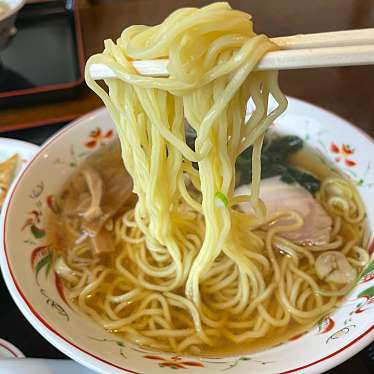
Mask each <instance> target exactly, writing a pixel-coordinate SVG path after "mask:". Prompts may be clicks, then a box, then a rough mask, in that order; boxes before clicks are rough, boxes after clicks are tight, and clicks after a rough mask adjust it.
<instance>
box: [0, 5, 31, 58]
mask: <svg viewBox="0 0 374 374" xmlns="http://www.w3.org/2000/svg"><path fill="white" fill-rule="evenodd" d="M1 2H3V3H5V4H6V5H8V7H9V9H8V10H7V11H6V12H5V13H2V14H0V51H1V48H2V47H3V46H4V45H5V43H6V42H7V41H8V39H9V37H10V36H11V35H12V33H14V29H13V27H14V23H15V22H16V18H17V15H18V12H19V10H20V9H21V8H22V7H23V6H24V5H25V0H1Z"/></svg>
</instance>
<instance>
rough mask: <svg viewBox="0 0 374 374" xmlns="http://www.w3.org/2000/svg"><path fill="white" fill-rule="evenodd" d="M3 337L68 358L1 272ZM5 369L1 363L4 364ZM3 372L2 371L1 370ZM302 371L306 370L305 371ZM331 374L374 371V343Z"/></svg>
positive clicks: (47, 131)
mask: <svg viewBox="0 0 374 374" xmlns="http://www.w3.org/2000/svg"><path fill="white" fill-rule="evenodd" d="M63 126H64V125H54V126H44V127H40V128H33V129H26V130H19V131H11V132H4V133H1V134H0V136H1V137H7V138H13V139H19V140H24V141H28V142H31V143H34V144H37V145H40V144H42V143H43V142H44V141H45V140H47V139H48V138H49V137H50V136H52V135H53V134H54V133H55V132H56V131H58V130H59V129H61V128H62V127H63ZM0 321H1V330H0V338H3V339H5V340H8V341H9V342H11V343H13V344H14V345H15V346H16V347H18V348H19V349H20V350H21V351H22V352H23V353H24V354H25V356H26V357H38V358H67V357H66V356H65V355H64V354H63V353H61V352H60V351H58V350H57V349H56V348H55V347H54V346H52V345H51V344H50V343H48V342H47V341H46V340H45V339H44V338H43V337H42V336H41V335H39V333H38V332H37V331H36V330H35V329H34V328H33V327H32V326H31V325H30V324H29V322H27V320H26V319H25V317H24V316H23V315H22V313H21V312H20V311H19V310H18V308H17V306H16V305H15V303H14V301H13V300H12V298H11V296H10V294H9V292H8V290H7V289H6V286H5V284H4V280H3V278H2V276H1V275H0ZM0 369H1V363H0ZM0 373H1V370H0ZM301 373H302V372H301ZM326 373H327V374H343V373H344V374H374V342H373V343H372V344H371V345H370V346H369V347H367V348H366V349H364V350H363V351H361V352H360V353H358V354H357V355H355V356H354V357H352V358H351V359H349V360H348V361H345V362H344V363H342V364H341V365H339V366H337V367H336V368H334V369H331V370H329V371H328V372H326Z"/></svg>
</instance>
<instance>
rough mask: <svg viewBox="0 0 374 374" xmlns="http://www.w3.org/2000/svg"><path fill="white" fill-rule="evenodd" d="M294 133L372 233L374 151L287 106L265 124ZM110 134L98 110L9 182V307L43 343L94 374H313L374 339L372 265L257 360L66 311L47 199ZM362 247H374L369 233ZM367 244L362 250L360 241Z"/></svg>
mask: <svg viewBox="0 0 374 374" xmlns="http://www.w3.org/2000/svg"><path fill="white" fill-rule="evenodd" d="M274 127H275V129H276V130H277V131H279V132H281V133H286V134H294V135H298V136H299V137H301V138H302V139H304V140H305V142H306V143H307V144H308V145H309V146H310V147H312V148H314V149H315V151H316V152H318V153H319V154H321V155H323V156H324V158H326V159H327V160H330V161H331V162H332V163H335V164H336V166H337V167H338V168H339V169H340V170H341V171H342V172H343V173H344V174H346V175H347V176H348V177H349V178H351V180H352V181H353V183H355V184H356V186H357V189H358V191H359V193H360V194H361V197H362V199H363V201H364V204H365V206H366V209H367V214H368V223H369V230H370V232H371V233H372V232H373V231H374V165H373V164H374V144H373V141H372V139H371V138H370V137H369V136H367V135H366V134H365V133H363V132H361V131H360V130H358V129H357V128H355V127H354V126H352V125H351V124H349V123H348V122H346V121H345V120H343V119H341V118H339V117H337V116H335V115H333V114H331V113H329V112H327V111H325V110H322V109H320V108H318V107H316V106H313V105H311V104H308V103H305V102H302V101H300V100H296V99H293V98H290V99H289V108H288V110H287V112H286V113H285V114H284V115H282V116H281V117H280V118H279V119H278V120H277V122H276V123H275V125H274ZM114 137H115V130H114V127H113V123H112V121H111V119H110V117H109V114H108V113H107V111H106V110H105V109H99V110H97V111H95V112H92V113H90V114H88V115H86V116H84V117H82V118H81V119H79V120H77V121H75V122H73V123H72V124H71V125H70V126H67V127H65V128H64V129H63V130H62V131H60V132H59V133H58V134H57V135H55V136H54V137H53V138H52V139H50V140H49V141H48V142H47V143H46V144H45V145H44V146H43V147H42V148H41V150H40V151H39V152H38V153H37V155H36V156H35V157H34V159H33V160H32V161H31V162H30V164H29V165H28V167H27V168H26V170H24V171H23V172H22V174H21V175H20V176H19V177H18V179H17V181H16V183H15V184H14V186H13V189H12V190H11V193H10V194H9V195H8V198H7V201H6V203H5V206H4V209H3V211H2V216H1V232H2V234H1V235H2V238H1V256H0V258H1V267H2V271H3V274H4V278H5V281H6V283H7V286H8V288H9V290H10V293H11V295H12V297H13V298H14V300H15V302H16V304H17V305H18V307H19V308H20V309H21V311H22V312H23V314H24V315H25V317H26V318H27V319H28V320H29V322H30V323H31V324H32V325H33V326H34V327H35V328H36V329H37V330H38V331H39V333H40V334H41V335H43V336H44V337H45V338H46V339H47V340H48V341H49V342H50V343H52V344H53V345H54V346H56V347H57V348H58V349H60V350H61V351H62V352H64V353H65V354H66V355H68V356H70V357H71V358H72V359H74V360H76V361H78V362H80V363H81V364H83V365H86V366H87V367H89V368H91V369H93V370H95V371H98V372H102V373H124V372H129V373H152V374H158V373H165V372H168V371H171V369H176V370H178V369H180V370H181V372H184V373H206V374H210V373H218V372H221V371H225V372H229V373H230V374H244V373H248V372H252V371H253V372H256V373H259V374H265V373H267V374H268V373H293V372H302V373H321V372H324V371H326V370H328V369H330V368H332V367H334V366H336V365H338V364H339V363H341V362H343V361H344V360H347V359H348V358H350V357H351V356H353V355H354V354H356V353H357V352H359V351H360V350H362V349H363V348H364V347H365V346H366V345H368V344H369V343H370V342H372V341H373V338H374V331H373V325H374V260H373V256H372V257H371V262H370V263H369V265H368V266H367V267H366V268H365V270H364V271H363V273H362V274H361V275H360V278H359V280H358V283H357V285H356V286H355V288H354V289H353V290H352V291H351V292H350V293H349V295H348V296H347V297H346V299H345V302H344V303H343V304H342V306H340V307H339V308H338V309H337V310H335V311H334V312H333V313H331V314H330V315H329V316H328V317H325V318H324V319H323V320H321V321H320V322H319V323H318V324H317V325H316V326H314V327H313V328H312V329H311V330H309V331H308V332H307V333H304V334H302V335H299V336H294V337H292V338H291V339H290V340H289V341H287V342H284V343H283V344H280V345H277V346H274V347H272V348H268V349H266V350H263V351H260V352H257V353H248V354H242V355H238V356H235V355H232V356H225V357H211V356H199V357H197V356H189V355H180V354H176V353H175V354H171V353H165V352H157V351H154V350H150V349H147V348H144V347H140V346H137V345H135V344H132V343H130V342H127V341H126V340H123V339H121V338H120V337H118V336H115V335H112V334H110V333H108V332H106V331H105V330H103V328H102V327H100V326H98V325H97V324H96V323H95V322H93V321H92V320H90V319H89V318H88V317H87V316H85V315H83V314H82V313H80V312H78V311H76V310H75V308H74V307H72V306H71V305H69V303H68V302H67V300H66V297H65V295H64V289H63V287H62V283H61V279H60V278H59V277H58V276H57V274H55V273H54V270H53V266H52V250H53V249H52V248H51V246H50V243H49V242H48V227H47V225H46V217H47V216H48V212H49V211H52V212H53V211H55V210H58V206H57V205H56V204H55V197H56V196H57V195H58V194H59V192H60V191H61V188H62V185H63V184H64V182H65V181H66V180H67V178H69V176H71V175H72V173H74V172H75V171H76V170H77V168H78V167H79V166H80V164H81V163H82V162H83V160H85V158H86V157H87V156H88V155H90V154H91V153H92V152H95V151H96V150H97V149H99V148H100V147H101V146H102V145H104V144H106V143H107V142H110V141H111V140H112V139H113V138H114ZM369 240H370V241H369V242H368V247H369V250H370V251H371V253H372V252H373V250H374V245H373V242H372V240H373V235H372V234H371V236H370V238H369ZM369 243H371V244H369Z"/></svg>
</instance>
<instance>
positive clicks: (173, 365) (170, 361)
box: [143, 355, 204, 369]
mask: <svg viewBox="0 0 374 374" xmlns="http://www.w3.org/2000/svg"><path fill="white" fill-rule="evenodd" d="M143 357H144V358H146V359H148V360H155V361H158V365H159V366H160V367H161V368H166V367H168V368H170V369H187V368H188V367H192V366H193V367H204V364H203V363H202V362H199V361H190V360H186V359H185V358H184V357H181V356H173V357H169V358H164V357H162V356H153V355H146V356H143Z"/></svg>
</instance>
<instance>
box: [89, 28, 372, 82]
mask: <svg viewBox="0 0 374 374" xmlns="http://www.w3.org/2000/svg"><path fill="white" fill-rule="evenodd" d="M272 41H274V42H275V43H277V44H278V45H279V46H280V48H281V50H280V51H274V52H269V53H267V54H266V55H265V56H264V57H263V58H262V60H261V61H260V62H259V63H258V65H257V66H256V69H257V70H288V69H305V68H315V67H332V66H353V65H371V64H374V29H362V30H349V31H336V32H328V33H319V34H306V35H294V36H287V37H278V38H273V39H272ZM168 62H169V61H168V60H165V59H164V60H139V61H133V62H132V64H133V66H134V67H135V69H136V70H137V71H138V72H139V73H140V74H141V75H143V76H154V77H167V76H168V75H169V72H168V70H167V64H168ZM90 75H91V77H92V78H93V79H95V80H99V79H108V78H116V74H115V72H113V71H112V70H111V69H110V68H109V67H108V66H105V65H102V64H92V65H91V66H90Z"/></svg>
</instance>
